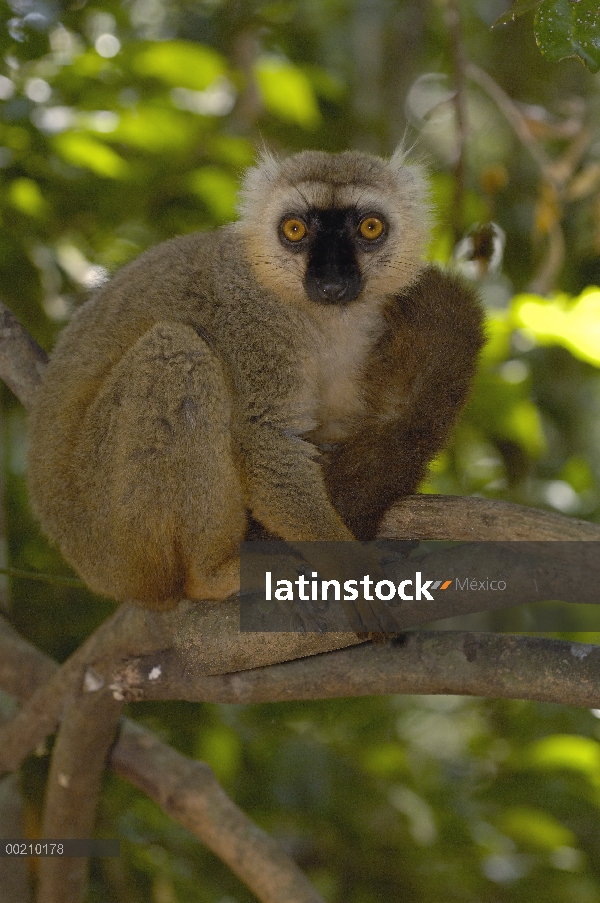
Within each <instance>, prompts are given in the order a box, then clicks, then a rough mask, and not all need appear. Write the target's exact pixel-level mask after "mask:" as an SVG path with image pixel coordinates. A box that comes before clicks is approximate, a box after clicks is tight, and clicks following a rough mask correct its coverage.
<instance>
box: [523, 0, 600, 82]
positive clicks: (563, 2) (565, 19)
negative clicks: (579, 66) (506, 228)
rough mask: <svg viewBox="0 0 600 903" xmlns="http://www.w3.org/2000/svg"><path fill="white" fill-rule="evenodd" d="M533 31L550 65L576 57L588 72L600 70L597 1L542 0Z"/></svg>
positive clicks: (599, 10) (599, 30) (599, 31)
mask: <svg viewBox="0 0 600 903" xmlns="http://www.w3.org/2000/svg"><path fill="white" fill-rule="evenodd" d="M534 32H535V39H536V41H537V44H538V47H539V48H540V50H541V52H542V54H543V55H544V56H545V57H546V58H547V59H549V60H552V62H554V63H557V62H559V61H560V60H563V59H565V58H566V57H569V56H576V57H579V59H580V60H582V61H583V62H584V63H585V65H586V66H587V68H588V69H589V70H590V72H598V70H599V69H600V7H599V6H598V0H577V2H575V3H574V2H573V0H543V3H542V4H541V6H540V8H539V10H538V11H537V13H536V15H535V22H534Z"/></svg>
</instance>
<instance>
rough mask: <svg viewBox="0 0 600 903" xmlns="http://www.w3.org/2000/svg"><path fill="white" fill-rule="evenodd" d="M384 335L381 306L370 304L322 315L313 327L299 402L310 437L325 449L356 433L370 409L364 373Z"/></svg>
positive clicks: (326, 311)
mask: <svg viewBox="0 0 600 903" xmlns="http://www.w3.org/2000/svg"><path fill="white" fill-rule="evenodd" d="M382 330H383V321H382V318H381V315H380V310H379V305H377V306H375V305H373V304H372V303H371V304H369V302H368V301H362V302H361V303H359V304H356V305H350V306H349V307H347V308H339V307H334V308H324V309H322V310H318V311H317V312H316V316H315V317H314V318H312V317H311V321H308V322H307V335H306V338H307V346H306V358H305V362H304V376H305V382H304V387H305V388H304V390H303V392H302V397H301V398H299V399H298V402H299V404H298V413H299V414H301V417H300V420H301V422H302V424H303V427H301V428H300V430H299V432H300V433H302V434H303V435H304V436H305V438H307V439H309V440H310V441H311V442H314V443H315V444H316V445H322V444H330V443H336V442H342V441H344V440H345V439H347V438H348V436H349V435H350V434H351V433H352V432H353V427H354V425H355V423H356V419H357V418H360V416H361V414H362V412H363V410H364V403H363V398H362V393H361V391H360V378H361V374H362V371H363V368H364V364H365V361H366V358H367V356H368V354H369V351H370V349H371V347H372V345H373V343H374V342H376V341H377V339H378V338H379V336H380V335H381V332H382Z"/></svg>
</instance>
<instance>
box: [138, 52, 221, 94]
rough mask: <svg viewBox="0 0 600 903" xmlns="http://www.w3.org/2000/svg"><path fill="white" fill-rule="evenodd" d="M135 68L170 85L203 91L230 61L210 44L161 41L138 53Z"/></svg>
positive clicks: (142, 73)
mask: <svg viewBox="0 0 600 903" xmlns="http://www.w3.org/2000/svg"><path fill="white" fill-rule="evenodd" d="M133 68H134V69H135V70H136V72H138V73H139V74H140V75H150V76H154V78H159V79H161V80H162V81H164V82H166V83H167V84H168V85H173V86H175V87H179V88H189V89H191V90H192V91H203V90H204V89H205V88H207V87H208V86H209V85H210V84H211V82H213V81H214V80H215V79H216V78H217V77H218V76H219V75H224V73H225V72H226V70H227V64H226V62H225V60H224V58H223V57H222V56H221V54H220V53H217V51H216V50H213V49H212V48H211V47H205V46H204V45H202V44H192V43H191V42H190V41H162V42H158V43H154V44H150V45H149V46H146V47H144V49H143V50H141V51H140V52H139V53H137V54H136V57H135V59H134V62H133Z"/></svg>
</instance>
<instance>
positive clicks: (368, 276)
mask: <svg viewBox="0 0 600 903" xmlns="http://www.w3.org/2000/svg"><path fill="white" fill-rule="evenodd" d="M307 203H311V204H315V203H323V204H329V205H330V204H334V205H335V204H340V205H342V206H343V205H348V204H349V203H356V204H357V205H359V206H360V205H366V207H368V208H369V209H378V210H381V211H382V212H383V213H384V214H385V216H386V218H387V220H388V222H389V236H388V238H387V240H386V242H385V243H384V244H383V245H382V246H381V250H380V251H377V252H371V253H370V254H368V255H367V254H365V255H364V260H361V267H362V269H363V273H364V277H365V287H364V290H363V292H362V294H361V295H360V297H359V298H358V299H357V300H356V301H353V302H351V303H350V304H348V305H347V306H345V307H344V306H338V305H332V306H325V305H319V304H315V303H314V302H311V301H310V300H309V299H308V298H307V297H306V295H305V293H304V291H303V288H302V262H301V261H302V259H301V257H300V256H299V255H291V254H290V253H289V252H286V250H285V248H283V246H282V244H281V242H280V241H279V239H278V238H277V225H278V223H279V220H280V218H281V216H282V214H285V213H286V212H288V211H289V210H290V209H293V210H296V211H297V210H299V211H300V212H301V211H302V209H305V207H303V206H302V205H306V204H307ZM426 236H427V204H426V202H425V200H424V196H423V187H422V179H421V176H420V173H419V172H418V170H415V169H413V168H410V167H407V166H405V165H404V164H403V162H402V160H401V159H400V157H399V156H395V157H393V158H392V160H391V161H389V162H386V161H383V160H380V159H379V158H375V157H369V156H367V155H364V154H357V153H347V154H340V155H327V154H320V153H316V152H305V153H303V154H298V155H296V156H295V157H291V158H290V159H289V160H286V161H284V162H283V163H279V162H278V161H275V160H274V159H273V158H270V157H264V158H263V160H262V161H261V163H260V164H259V166H258V168H257V169H255V170H251V171H250V173H249V175H248V177H247V179H246V183H245V186H244V189H243V192H242V220H241V222H239V223H236V224H234V225H232V226H228V227H225V228H223V229H221V230H219V231H218V232H215V233H211V234H205V233H203V234H200V233H198V234H195V235H189V236H185V237H182V238H177V239H174V240H173V241H170V242H165V243H164V244H162V245H159V246H158V247H156V248H154V249H152V250H150V251H148V252H147V253H146V254H144V255H142V256H141V257H140V258H138V259H137V260H136V261H134V262H133V263H131V264H130V265H129V266H127V267H125V268H124V269H123V270H122V271H121V272H120V273H118V274H117V275H116V276H115V277H114V279H113V280H112V281H111V282H110V283H108V284H107V285H106V286H104V287H103V288H102V289H100V290H99V291H98V292H97V293H96V295H95V296H94V297H93V298H92V299H90V301H89V302H88V303H87V304H85V305H84V306H83V307H82V308H81V309H80V310H79V311H78V312H77V314H76V315H75V316H74V317H73V320H72V322H71V323H70V324H69V326H68V327H67V329H66V330H65V331H64V333H63V334H62V336H61V337H60V340H59V342H58V344H57V347H56V350H55V352H54V354H53V356H52V359H51V362H50V364H49V366H48V368H47V371H46V374H45V377H44V383H43V387H42V389H41V391H40V393H39V395H38V398H37V401H36V405H35V408H34V411H33V413H32V418H31V448H30V454H29V485H30V491H31V498H32V502H33V506H34V509H35V511H36V513H37V515H38V517H39V518H40V520H41V522H42V525H43V527H44V529H45V530H46V532H47V533H48V535H49V537H50V538H51V539H52V540H53V541H54V542H55V543H56V544H57V545H58V546H59V547H60V549H61V550H62V552H63V554H64V556H65V558H66V559H67V560H68V561H69V562H70V563H71V564H72V565H73V566H74V567H75V568H76V569H77V570H78V571H79V573H80V574H81V575H82V577H83V578H84V579H85V580H86V581H87V582H88V583H89V585H90V586H91V587H92V588H93V589H95V590H96V591H98V592H100V593H103V594H106V595H109V596H113V597H115V598H117V599H121V600H128V601H135V602H138V603H140V604H143V605H146V606H148V607H151V608H166V607H170V606H172V605H173V604H175V603H176V601H177V599H178V598H179V597H180V596H181V595H183V594H186V595H187V596H188V597H191V598H215V599H218V598H224V597H226V596H227V595H228V594H230V593H231V592H233V591H235V589H236V588H237V586H238V584H239V571H238V544H239V542H240V541H241V540H242V539H243V538H244V536H245V533H246V530H247V525H248V521H249V517H250V516H251V518H253V519H255V520H256V521H258V522H259V523H260V524H262V525H263V527H264V528H266V529H267V530H268V531H270V532H271V533H274V534H276V535H278V536H281V537H282V538H283V539H286V540H288V541H290V542H298V541H306V540H347V539H351V538H353V535H354V536H357V537H359V538H370V537H372V536H373V535H374V532H375V529H376V526H377V523H378V522H379V520H380V518H381V516H382V514H383V512H384V511H385V509H386V508H387V507H388V506H389V504H391V503H392V502H393V501H394V500H395V499H396V498H398V497H399V496H400V495H403V494H406V493H409V492H412V491H414V489H415V488H416V486H417V484H418V482H419V481H420V480H421V478H422V476H423V474H424V472H425V468H426V466H427V463H428V462H429V461H430V460H431V458H432V457H433V455H435V454H436V453H437V451H438V450H439V449H440V448H441V446H442V445H443V443H444V442H445V441H446V439H447V436H448V432H449V430H450V428H451V426H452V424H453V423H454V421H455V419H456V416H457V414H458V412H459V410H460V408H461V407H462V404H463V402H464V400H465V397H466V395H467V392H468V388H469V383H470V380H471V377H472V374H473V370H474V366H475V360H476V356H477V352H478V350H479V348H480V346H481V343H482V328H481V321H482V315H481V310H480V307H479V304H478V302H477V300H476V299H475V297H474V295H473V293H472V291H471V290H470V289H468V288H467V287H466V286H465V285H464V284H463V283H462V282H460V281H459V280H457V279H455V278H454V277H451V276H449V275H447V274H443V273H441V272H440V271H438V270H436V269H434V268H425V269H423V268H422V264H421V254H422V249H423V244H424V241H425V239H426ZM332 500H333V504H332Z"/></svg>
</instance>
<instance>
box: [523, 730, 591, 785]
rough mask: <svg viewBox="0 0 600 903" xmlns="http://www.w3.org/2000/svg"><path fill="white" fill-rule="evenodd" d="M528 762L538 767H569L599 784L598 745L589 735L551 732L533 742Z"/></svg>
mask: <svg viewBox="0 0 600 903" xmlns="http://www.w3.org/2000/svg"><path fill="white" fill-rule="evenodd" d="M528 753H529V754H528V757H527V758H528V760H529V762H530V763H531V764H532V765H534V766H537V767H539V768H549V769H554V768H569V769H571V770H572V771H579V772H581V773H582V774H584V775H586V776H587V777H588V778H589V779H590V780H591V781H592V783H593V784H595V785H596V786H597V785H598V784H600V745H599V744H598V741H597V740H592V739H591V738H590V737H580V736H578V735H576V734H552V735H551V736H549V737H544V738H543V739H542V740H538V741H537V742H536V743H533V744H532V745H531V746H530V748H529V750H528Z"/></svg>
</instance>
